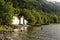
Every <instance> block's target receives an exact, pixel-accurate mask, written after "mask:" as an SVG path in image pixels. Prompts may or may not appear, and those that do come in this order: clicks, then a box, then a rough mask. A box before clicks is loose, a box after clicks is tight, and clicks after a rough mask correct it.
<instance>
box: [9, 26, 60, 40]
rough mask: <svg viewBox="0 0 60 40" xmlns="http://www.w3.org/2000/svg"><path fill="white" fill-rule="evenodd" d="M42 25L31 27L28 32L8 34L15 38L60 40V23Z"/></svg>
mask: <svg viewBox="0 0 60 40" xmlns="http://www.w3.org/2000/svg"><path fill="white" fill-rule="evenodd" d="M41 27H43V30H41ZM41 27H29V28H28V30H27V31H26V32H14V33H10V34H9V35H8V36H9V37H10V38H12V39H14V40H60V25H45V26H41Z"/></svg>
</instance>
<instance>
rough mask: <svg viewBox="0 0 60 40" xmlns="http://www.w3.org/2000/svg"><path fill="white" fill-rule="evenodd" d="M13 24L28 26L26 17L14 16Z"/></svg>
mask: <svg viewBox="0 0 60 40" xmlns="http://www.w3.org/2000/svg"><path fill="white" fill-rule="evenodd" d="M12 24H17V25H18V24H25V25H26V24H27V20H26V19H24V16H19V17H17V16H13V21H12Z"/></svg>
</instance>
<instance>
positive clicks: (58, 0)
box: [47, 0, 60, 2]
mask: <svg viewBox="0 0 60 40" xmlns="http://www.w3.org/2000/svg"><path fill="white" fill-rule="evenodd" d="M47 1H51V2H53V1H56V2H60V0H47Z"/></svg>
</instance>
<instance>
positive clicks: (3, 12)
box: [0, 0, 14, 25]
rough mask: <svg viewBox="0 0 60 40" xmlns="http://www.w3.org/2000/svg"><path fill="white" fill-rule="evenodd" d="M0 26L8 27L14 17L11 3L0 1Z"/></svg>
mask: <svg viewBox="0 0 60 40" xmlns="http://www.w3.org/2000/svg"><path fill="white" fill-rule="evenodd" d="M0 3H1V4H0V5H1V6H0V19H1V21H2V22H1V23H0V25H10V24H11V22H12V19H13V15H14V13H13V12H14V8H13V4H12V3H11V2H7V3H6V2H5V1H3V0H1V1H0Z"/></svg>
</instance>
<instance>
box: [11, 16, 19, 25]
mask: <svg viewBox="0 0 60 40" xmlns="http://www.w3.org/2000/svg"><path fill="white" fill-rule="evenodd" d="M12 24H17V25H18V24H19V19H18V18H17V17H16V16H13V20H12Z"/></svg>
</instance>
